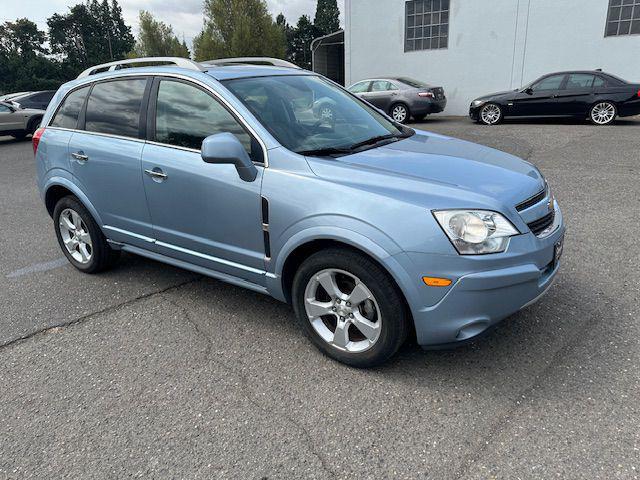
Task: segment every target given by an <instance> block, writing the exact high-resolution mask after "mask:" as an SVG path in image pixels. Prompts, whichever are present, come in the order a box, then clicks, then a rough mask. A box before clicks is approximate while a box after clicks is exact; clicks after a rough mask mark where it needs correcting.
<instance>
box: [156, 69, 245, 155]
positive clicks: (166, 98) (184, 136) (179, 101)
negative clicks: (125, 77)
mask: <svg viewBox="0 0 640 480" xmlns="http://www.w3.org/2000/svg"><path fill="white" fill-rule="evenodd" d="M222 132H230V133H233V134H234V135H235V136H236V137H238V140H240V142H241V143H242V145H244V148H245V149H246V151H247V153H248V154H249V155H251V150H252V137H251V136H250V135H249V134H248V133H247V132H246V131H245V130H244V129H243V128H242V126H241V125H240V124H239V123H238V121H237V120H236V119H235V118H234V116H233V115H231V113H229V111H228V110H227V109H226V108H224V107H223V106H222V105H221V104H220V103H219V102H218V101H217V100H216V99H215V98H213V97H212V96H211V95H209V94H208V93H206V92H204V91H203V90H200V89H199V88H197V87H194V86H192V85H188V84H186V83H182V82H176V81H171V80H162V81H161V82H160V85H159V87H158V101H157V106H156V131H155V139H156V141H157V142H160V143H166V144H169V145H176V146H178V147H186V148H193V149H195V150H200V148H201V147H202V141H203V140H204V139H205V138H206V137H208V136H209V135H214V134H216V133H222ZM252 158H254V159H256V158H255V155H253V156H252ZM256 160H257V159H256Z"/></svg>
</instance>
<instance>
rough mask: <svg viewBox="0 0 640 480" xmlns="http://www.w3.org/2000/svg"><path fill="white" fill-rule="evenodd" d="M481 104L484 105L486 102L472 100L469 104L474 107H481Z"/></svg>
mask: <svg viewBox="0 0 640 480" xmlns="http://www.w3.org/2000/svg"><path fill="white" fill-rule="evenodd" d="M483 103H486V100H474V101H473V102H472V103H471V104H472V105H473V106H474V107H479V106H480V105H482V104H483Z"/></svg>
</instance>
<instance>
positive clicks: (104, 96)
mask: <svg viewBox="0 0 640 480" xmlns="http://www.w3.org/2000/svg"><path fill="white" fill-rule="evenodd" d="M146 85H147V80H146V79H134V80H115V81H112V82H102V83H97V84H96V85H95V86H94V87H93V90H92V91H91V95H90V96H89V102H88V103H87V113H86V125H85V129H86V130H87V131H89V132H98V133H109V134H112V135H121V136H123V137H133V138H137V137H138V132H139V122H140V105H141V104H142V97H143V96H144V89H145V87H146Z"/></svg>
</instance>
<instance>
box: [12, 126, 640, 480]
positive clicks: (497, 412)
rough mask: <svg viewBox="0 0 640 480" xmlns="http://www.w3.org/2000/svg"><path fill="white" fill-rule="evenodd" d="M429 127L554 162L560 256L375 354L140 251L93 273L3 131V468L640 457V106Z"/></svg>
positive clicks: (463, 471) (444, 463) (35, 471)
mask: <svg viewBox="0 0 640 480" xmlns="http://www.w3.org/2000/svg"><path fill="white" fill-rule="evenodd" d="M414 126H415V127H419V128H423V129H427V130H432V131H435V132H438V133H443V134H446V135H451V136H454V137H459V138H464V139H467V140H471V141H474V142H479V143H482V144H485V145H489V146H492V147H496V148H500V149H502V150H505V151H508V152H510V153H513V154H516V155H519V156H521V157H524V158H526V159H527V160H529V161H530V162H532V163H534V164H535V165H536V166H538V167H539V168H540V169H541V170H542V172H543V173H544V174H545V175H546V176H547V178H548V180H549V182H550V184H551V186H552V188H553V190H554V192H555V194H556V197H557V198H558V200H559V202H560V205H561V207H562V209H563V213H564V215H565V218H566V220H567V223H568V233H567V237H566V245H565V252H564V257H563V266H562V270H561V273H560V275H559V278H558V281H557V282H556V284H555V285H554V286H553V287H552V288H551V290H550V291H549V293H548V294H547V296H546V297H545V298H544V299H543V300H541V301H540V302H538V303H537V304H535V305H533V306H531V307H529V308H527V309H525V310H523V311H521V312H519V313H518V314H516V315H514V316H513V317H511V318H510V319H508V320H506V321H505V322H503V323H502V324H501V325H500V326H499V327H498V328H497V329H495V330H494V331H493V332H491V334H490V335H488V336H487V337H485V338H483V339H481V340H479V341H477V342H475V343H473V344H470V345H468V346H465V347H462V348H458V349H455V350H450V351H431V352H424V351H422V350H421V349H420V348H418V347H417V346H415V345H413V344H407V345H406V346H405V347H403V348H402V350H401V351H400V353H399V354H398V355H397V356H396V357H395V358H394V359H393V361H391V362H390V363H389V364H387V365H385V366H383V367H380V368H378V369H374V370H367V371H362V370H355V369H351V368H348V367H345V366H343V365H341V364H338V363H336V362H334V361H331V360H329V359H327V358H325V357H324V356H322V354H320V353H319V352H318V351H317V350H316V349H315V348H314V347H313V346H312V345H311V344H310V343H309V342H308V341H307V340H306V339H305V337H304V336H303V335H302V333H301V332H300V331H299V330H298V328H297V327H296V324H295V321H294V318H293V314H292V312H291V310H290V308H289V307H288V306H287V305H284V304H281V303H279V302H277V301H275V300H272V299H270V298H269V297H266V296H263V295H260V294H257V293H253V292H249V291H246V290H243V289H240V288H238V287H233V286H230V285H227V284H224V283H221V282H218V281H216V280H212V279H208V278H204V277H201V276H199V275H195V274H192V273H189V272H186V271H182V270H179V269H176V268H173V267H170V266H167V265H163V264H159V263H155V262H152V261H150V260H146V259H142V258H138V257H135V256H131V255H124V256H123V258H122V260H121V262H120V264H119V266H118V267H117V268H116V269H114V270H112V271H110V272H108V273H104V274H101V275H95V276H89V275H84V274H81V273H79V272H77V271H76V270H74V269H73V268H72V267H71V266H69V265H68V264H67V263H66V261H64V259H63V256H62V254H61V252H60V250H59V247H58V245H57V242H56V240H55V235H54V231H53V225H52V221H51V219H50V218H49V217H48V215H47V213H46V211H45V209H44V207H43V205H42V203H41V201H40V198H39V196H38V192H37V189H36V186H35V166H34V160H33V153H32V150H31V145H30V142H29V141H20V142H19V141H15V140H12V139H10V138H7V137H0V227H1V228H0V478H2V479H4V478H11V479H13V478H15V479H18V478H20V479H22V478H56V479H60V478H74V479H77V478H101V479H102V478H122V477H151V478H189V479H191V478H206V479H210V478H216V479H217V478H220V479H223V478H233V479H280V478H283V479H290V478H291V479H302V478H305V479H306V478H310V479H315V478H323V479H324V478H340V479H341V478H354V479H369V478H371V479H385V478H407V479H410V478H411V479H412V478H424V479H485V478H501V479H518V478H520V479H530V478H533V479H538V478H539V479H550V478H562V479H573V478H575V479H599V478H602V479H625V480H626V479H637V478H638V477H640V428H639V427H640V368H639V363H640V322H639V320H638V319H639V318H640V254H639V253H638V252H639V248H638V239H639V238H640V222H639V221H638V214H639V213H638V212H640V183H639V181H640V149H639V148H638V145H639V143H638V142H639V140H638V139H639V138H640V119H637V118H636V119H631V120H622V121H620V122H619V123H618V124H617V125H615V126H612V127H594V126H591V125H588V124H585V123H582V122H576V121H553V122H542V121H528V122H527V121H518V122H511V123H508V124H504V125H499V126H495V127H485V126H480V125H475V124H473V123H471V122H470V121H468V120H467V119H464V118H447V117H439V118H437V117H434V118H429V119H428V120H427V121H426V122H425V123H422V124H420V125H414Z"/></svg>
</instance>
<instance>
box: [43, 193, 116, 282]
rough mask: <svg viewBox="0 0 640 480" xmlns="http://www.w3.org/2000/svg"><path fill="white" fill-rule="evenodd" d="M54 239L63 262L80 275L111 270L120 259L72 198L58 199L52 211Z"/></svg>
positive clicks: (87, 213) (91, 220)
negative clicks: (67, 261)
mask: <svg viewBox="0 0 640 480" xmlns="http://www.w3.org/2000/svg"><path fill="white" fill-rule="evenodd" d="M53 222H54V227H55V230H56V237H57V238H58V243H59V244H60V248H61V249H62V253H64V255H65V257H67V260H69V262H70V263H71V265H73V266H74V267H76V268H77V269H78V270H80V271H81V272H84V273H98V272H102V271H104V270H107V269H108V268H110V267H112V266H113V265H114V264H115V262H116V261H117V259H118V257H119V256H120V251H118V250H113V249H112V248H111V247H110V246H109V244H108V243H107V239H106V238H105V236H104V234H103V233H102V230H100V227H98V224H97V223H96V222H95V220H94V219H93V217H92V216H91V214H90V213H89V211H88V210H87V209H86V208H85V206H84V205H83V204H82V203H80V201H79V200H78V199H77V198H76V197H74V196H71V195H69V196H67V197H63V198H61V199H60V200H59V201H58V203H57V204H56V206H55V209H54V210H53Z"/></svg>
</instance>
